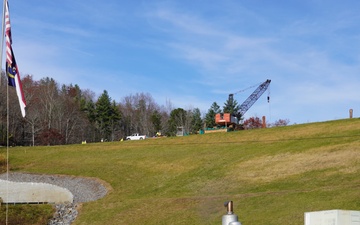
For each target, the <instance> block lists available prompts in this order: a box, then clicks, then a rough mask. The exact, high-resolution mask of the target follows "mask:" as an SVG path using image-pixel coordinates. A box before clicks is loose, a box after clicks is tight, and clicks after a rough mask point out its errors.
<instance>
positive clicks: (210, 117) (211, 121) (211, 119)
mask: <svg viewBox="0 0 360 225" xmlns="http://www.w3.org/2000/svg"><path fill="white" fill-rule="evenodd" d="M220 112H221V110H220V106H219V105H218V104H217V103H216V102H214V103H213V104H212V105H211V107H210V109H209V110H208V112H207V114H206V116H205V123H206V127H214V126H216V123H215V115H216V114H217V113H220Z"/></svg>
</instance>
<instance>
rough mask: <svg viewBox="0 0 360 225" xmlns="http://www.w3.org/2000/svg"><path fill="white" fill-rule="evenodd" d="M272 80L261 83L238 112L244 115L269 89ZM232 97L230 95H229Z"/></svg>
mask: <svg viewBox="0 0 360 225" xmlns="http://www.w3.org/2000/svg"><path fill="white" fill-rule="evenodd" d="M270 82H271V80H269V79H268V80H266V81H265V82H264V83H262V84H260V85H259V87H258V88H256V90H255V91H254V92H253V93H252V94H251V95H250V96H249V97H248V98H247V99H246V100H245V101H244V102H243V103H242V104H241V105H240V109H239V111H238V114H240V115H241V116H243V115H244V114H245V113H246V112H247V111H248V110H249V109H250V108H251V106H252V105H253V104H254V103H255V102H256V101H257V100H258V99H259V98H260V96H261V95H262V94H263V93H264V92H265V91H266V89H268V87H269V85H270ZM229 97H230V96H229Z"/></svg>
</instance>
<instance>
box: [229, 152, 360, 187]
mask: <svg viewBox="0 0 360 225" xmlns="http://www.w3.org/2000/svg"><path fill="white" fill-rule="evenodd" d="M359 161H360V147H357V146H329V147H322V148H317V149H315V150H309V151H307V152H302V153H295V154H292V153H281V154H277V155H269V156H263V157H258V158H256V159H251V160H248V161H245V162H241V163H239V164H238V165H236V166H235V170H234V171H232V174H229V176H234V174H238V176H237V179H238V180H239V181H241V180H246V181H251V182H258V181H262V182H270V181H274V180H279V179H284V178H286V177H289V176H292V175H297V174H301V173H304V172H308V171H313V170H321V169H329V168H337V169H339V171H340V172H342V173H353V172H356V171H357V170H359V169H360V165H359V163H357V162H359ZM234 172H235V173H234Z"/></svg>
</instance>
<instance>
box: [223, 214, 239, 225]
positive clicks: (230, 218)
mask: <svg viewBox="0 0 360 225" xmlns="http://www.w3.org/2000/svg"><path fill="white" fill-rule="evenodd" d="M237 221H238V216H237V215H235V214H228V215H223V217H222V225H230V223H231V222H237ZM233 225H236V224H233Z"/></svg>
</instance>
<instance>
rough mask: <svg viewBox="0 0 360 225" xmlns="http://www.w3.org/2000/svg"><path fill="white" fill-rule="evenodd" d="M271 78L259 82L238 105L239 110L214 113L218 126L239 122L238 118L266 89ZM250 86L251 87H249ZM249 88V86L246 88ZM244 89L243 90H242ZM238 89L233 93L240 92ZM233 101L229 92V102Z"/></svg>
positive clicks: (232, 96)
mask: <svg viewBox="0 0 360 225" xmlns="http://www.w3.org/2000/svg"><path fill="white" fill-rule="evenodd" d="M270 82H271V80H269V79H267V80H266V81H265V82H263V83H261V84H260V85H259V86H258V87H257V88H256V90H255V91H254V92H253V93H252V94H251V95H250V96H249V97H248V98H247V99H246V100H245V101H244V102H243V103H242V104H241V105H240V107H239V110H238V111H237V112H234V113H232V114H230V113H218V114H216V115H215V123H216V124H218V125H220V126H230V125H237V124H239V120H240V119H241V118H242V117H243V116H244V114H245V113H246V112H247V111H248V110H249V109H250V108H251V106H252V105H254V103H255V102H256V101H257V100H258V99H259V98H260V96H261V95H262V94H263V93H264V92H265V91H266V90H267V89H268V87H269V85H270ZM250 88H251V87H250ZM247 89H249V88H247ZM247 89H245V90H247ZM242 91H244V90H242ZM242 91H238V92H236V93H235V94H237V93H239V92H242ZM267 100H268V102H269V101H270V96H268V97H267ZM233 101H234V94H229V102H233Z"/></svg>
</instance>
